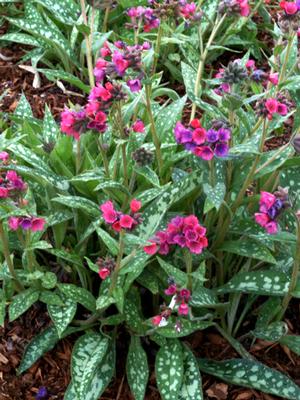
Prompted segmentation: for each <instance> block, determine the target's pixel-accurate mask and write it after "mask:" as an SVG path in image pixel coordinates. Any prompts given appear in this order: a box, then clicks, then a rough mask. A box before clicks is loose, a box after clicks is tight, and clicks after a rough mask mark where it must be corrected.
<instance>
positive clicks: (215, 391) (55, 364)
mask: <svg viewBox="0 0 300 400" xmlns="http://www.w3.org/2000/svg"><path fill="white" fill-rule="evenodd" d="M299 314H300V304H299V301H294V302H293V303H291V306H290V308H289V310H288V311H287V314H286V319H285V321H286V323H287V324H288V326H289V329H290V333H292V334H300V319H299ZM49 323H50V319H49V317H48V314H47V313H46V311H45V310H44V306H43V305H39V304H37V305H35V306H33V307H32V308H31V309H30V310H29V311H28V312H27V313H26V314H24V315H23V316H22V317H21V318H19V319H18V320H17V321H14V322H13V323H7V324H6V325H5V328H0V400H33V399H35V396H36V394H37V393H38V391H39V389H40V388H42V387H45V388H46V389H47V392H48V397H47V399H48V400H63V396H64V393H65V390H66V388H67V386H68V383H69V381H70V358H71V353H72V347H73V345H74V342H75V340H76V339H77V337H78V335H73V336H70V337H68V338H67V339H64V340H61V341H60V342H59V343H58V345H57V346H56V347H55V348H54V349H53V350H52V351H50V352H48V353H46V354H45V355H44V356H43V357H42V358H41V359H40V360H38V361H37V362H36V363H35V364H34V365H33V366H32V367H31V368H30V369H29V370H28V371H26V372H24V373H23V374H22V375H21V376H17V374H16V368H17V367H18V365H19V363H20V360H21V358H22V354H23V352H24V349H25V346H26V345H27V343H28V342H29V341H30V340H31V339H32V338H33V337H34V336H35V335H36V334H37V333H38V332H40V331H42V330H44V329H45V328H46V327H47V326H48V325H49ZM249 324H251V321H246V322H245V325H249ZM250 328H251V327H250ZM242 329H243V328H242ZM244 329H247V331H249V326H244ZM121 336H122V340H117V360H118V364H117V365H118V367H117V368H116V377H115V379H114V380H113V381H112V382H111V384H110V385H109V387H108V388H107V390H106V391H105V392H104V394H103V395H102V396H101V400H134V399H133V397H132V396H131V394H130V389H129V387H128V384H127V382H126V376H125V363H126V355H127V348H128V343H127V340H124V337H126V336H127V335H124V333H123V332H121V334H120V337H121ZM185 341H186V342H187V343H188V345H189V346H190V347H191V349H192V350H193V352H194V354H195V355H196V356H197V357H201V358H211V359H214V360H225V359H230V358H234V357H238V355H237V354H236V353H235V351H234V350H233V349H232V347H231V346H230V345H229V344H228V342H227V341H226V340H224V339H223V338H222V337H221V336H220V335H219V334H218V333H217V332H216V331H215V330H213V329H207V330H205V331H202V332H197V333H195V334H193V335H190V336H189V337H187V338H186V339H185ZM242 343H243V345H244V346H245V348H247V350H248V351H249V352H250V353H251V354H252V355H253V356H254V357H255V358H256V359H257V360H259V361H261V362H263V363H264V364H266V365H268V366H270V367H272V368H275V369H277V370H278V371H281V372H283V373H285V374H287V375H289V376H290V377H291V378H292V379H293V381H294V382H296V383H297V384H300V357H298V356H296V355H295V354H294V353H292V352H290V351H289V350H288V349H287V348H284V347H281V346H280V345H279V344H276V343H275V344H274V343H270V342H264V341H262V340H257V341H256V342H254V343H252V340H251V341H250V340H249V339H245V340H243V341H242ZM143 345H144V348H145V349H146V351H147V353H148V361H149V364H150V370H151V371H152V374H151V376H150V380H149V384H148V388H147V394H146V397H145V400H160V399H161V398H160V395H159V393H158V390H157V388H156V386H155V375H154V372H153V371H154V359H155V353H156V351H157V349H154V348H153V344H152V343H151V347H150V345H148V343H147V342H146V341H145V342H144V343H143ZM202 380H203V392H204V395H205V397H204V398H205V399H206V400H209V399H217V400H276V399H279V397H275V396H270V395H266V394H263V393H261V392H258V391H255V390H251V389H245V388H239V387H236V386H232V385H227V384H226V383H224V382H222V381H219V380H218V379H216V378H214V377H212V376H208V375H205V374H202Z"/></svg>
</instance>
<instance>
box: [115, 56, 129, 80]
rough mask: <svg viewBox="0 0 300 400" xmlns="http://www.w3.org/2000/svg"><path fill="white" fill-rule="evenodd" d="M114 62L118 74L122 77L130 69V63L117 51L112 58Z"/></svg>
mask: <svg viewBox="0 0 300 400" xmlns="http://www.w3.org/2000/svg"><path fill="white" fill-rule="evenodd" d="M112 61H113V63H114V65H115V68H116V71H117V73H118V74H119V75H120V76H122V75H124V73H125V71H126V69H127V68H128V67H129V62H128V61H127V60H125V59H124V58H123V55H122V54H121V53H120V52H119V51H117V50H115V51H114V53H113V56H112Z"/></svg>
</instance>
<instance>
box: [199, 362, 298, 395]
mask: <svg viewBox="0 0 300 400" xmlns="http://www.w3.org/2000/svg"><path fill="white" fill-rule="evenodd" d="M199 368H200V370H201V371H203V372H205V373H207V374H210V375H213V376H216V377H218V378H220V379H222V380H224V381H225V382H228V383H231V384H234V385H238V386H245V387H248V388H251V389H257V390H261V391H262V392H265V393H270V394H274V395H275V396H280V397H283V398H285V399H289V400H299V398H300V388H299V386H297V385H296V384H295V383H294V382H293V381H292V380H291V379H289V378H288V377H287V376H286V375H283V374H282V373H280V372H278V371H276V370H274V369H272V368H269V367H267V366H265V365H263V364H261V363H260V362H258V361H252V360H245V359H233V360H228V361H221V362H219V361H213V360H207V359H200V360H199Z"/></svg>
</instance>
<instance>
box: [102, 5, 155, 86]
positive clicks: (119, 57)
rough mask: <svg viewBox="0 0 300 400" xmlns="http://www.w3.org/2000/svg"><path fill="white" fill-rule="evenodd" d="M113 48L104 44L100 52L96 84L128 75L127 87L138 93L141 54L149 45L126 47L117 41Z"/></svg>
mask: <svg viewBox="0 0 300 400" xmlns="http://www.w3.org/2000/svg"><path fill="white" fill-rule="evenodd" d="M137 8H139V7H137ZM114 46H115V49H114V50H111V47H112V46H111V45H110V44H109V43H108V42H106V43H105V44H104V46H103V47H102V48H101V50H100V54H101V56H102V57H101V58H99V59H98V60H97V62H96V66H95V69H94V75H95V77H96V80H97V82H102V81H103V80H104V78H105V77H108V78H109V79H110V80H113V79H116V78H123V77H124V75H125V74H127V75H128V74H129V75H130V76H129V78H130V79H127V86H128V87H129V88H130V90H131V91H132V92H138V91H139V90H141V88H142V85H141V79H142V78H143V76H144V72H143V68H142V54H143V52H144V51H145V50H149V49H150V47H151V46H150V43H148V42H144V44H143V45H139V44H137V45H134V46H127V45H126V43H124V42H122V41H118V42H115V43H114Z"/></svg>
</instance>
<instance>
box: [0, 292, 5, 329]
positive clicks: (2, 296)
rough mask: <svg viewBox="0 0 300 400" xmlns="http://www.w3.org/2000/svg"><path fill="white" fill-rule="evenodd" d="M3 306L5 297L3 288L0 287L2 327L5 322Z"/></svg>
mask: <svg viewBox="0 0 300 400" xmlns="http://www.w3.org/2000/svg"><path fill="white" fill-rule="evenodd" d="M5 306H6V299H5V297H4V293H3V290H2V289H0V326H2V327H3V328H4V322H5Z"/></svg>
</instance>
